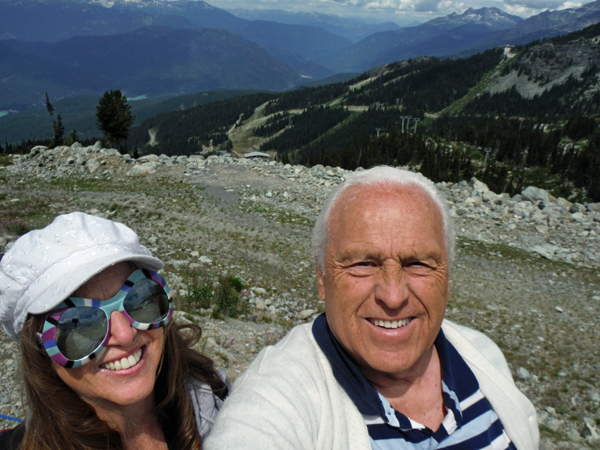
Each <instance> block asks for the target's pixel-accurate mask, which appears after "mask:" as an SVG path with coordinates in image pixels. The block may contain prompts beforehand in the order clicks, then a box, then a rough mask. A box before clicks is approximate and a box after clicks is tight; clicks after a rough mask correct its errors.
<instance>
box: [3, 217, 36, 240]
mask: <svg viewBox="0 0 600 450" xmlns="http://www.w3.org/2000/svg"><path fill="white" fill-rule="evenodd" d="M32 229H33V228H30V227H29V226H28V225H27V224H26V223H25V222H24V221H23V220H21V219H13V220H4V221H2V222H0V230H3V232H4V233H6V234H16V235H17V236H23V235H24V234H25V233H28V232H29V231H31V230H32Z"/></svg>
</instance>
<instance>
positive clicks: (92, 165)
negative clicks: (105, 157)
mask: <svg viewBox="0 0 600 450" xmlns="http://www.w3.org/2000/svg"><path fill="white" fill-rule="evenodd" d="M100 166H101V164H100V159H99V158H96V159H91V160H89V161H88V162H87V163H86V164H85V168H86V169H87V171H88V172H89V173H94V172H96V171H97V170H98V169H99V168H100Z"/></svg>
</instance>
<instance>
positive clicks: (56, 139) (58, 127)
mask: <svg viewBox="0 0 600 450" xmlns="http://www.w3.org/2000/svg"><path fill="white" fill-rule="evenodd" d="M52 125H53V134H52V142H50V147H56V146H57V145H63V143H64V139H65V126H64V125H63V123H62V117H60V114H59V115H58V116H57V117H56V122H54V121H52Z"/></svg>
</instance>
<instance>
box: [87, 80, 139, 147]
mask: <svg viewBox="0 0 600 450" xmlns="http://www.w3.org/2000/svg"><path fill="white" fill-rule="evenodd" d="M134 119H135V116H134V115H132V114H131V106H129V104H128V103H127V97H125V96H124V95H123V94H121V91H120V90H119V89H117V90H114V91H113V90H111V91H110V92H109V91H106V92H105V93H104V95H103V96H102V97H101V98H100V101H99V102H98V106H96V125H97V126H98V128H99V129H100V131H102V132H103V133H104V137H105V138H106V140H107V141H108V142H109V143H110V144H111V145H114V146H115V147H116V148H117V150H119V151H120V149H121V142H122V141H123V140H126V139H127V137H128V136H129V130H130V129H131V125H133V121H134Z"/></svg>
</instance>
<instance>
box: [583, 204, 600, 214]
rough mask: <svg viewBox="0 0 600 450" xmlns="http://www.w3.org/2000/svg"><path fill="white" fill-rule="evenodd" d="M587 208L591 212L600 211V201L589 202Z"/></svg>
mask: <svg viewBox="0 0 600 450" xmlns="http://www.w3.org/2000/svg"><path fill="white" fill-rule="evenodd" d="M586 207H587V210H588V211H591V212H600V203H588V204H587V205H586Z"/></svg>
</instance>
